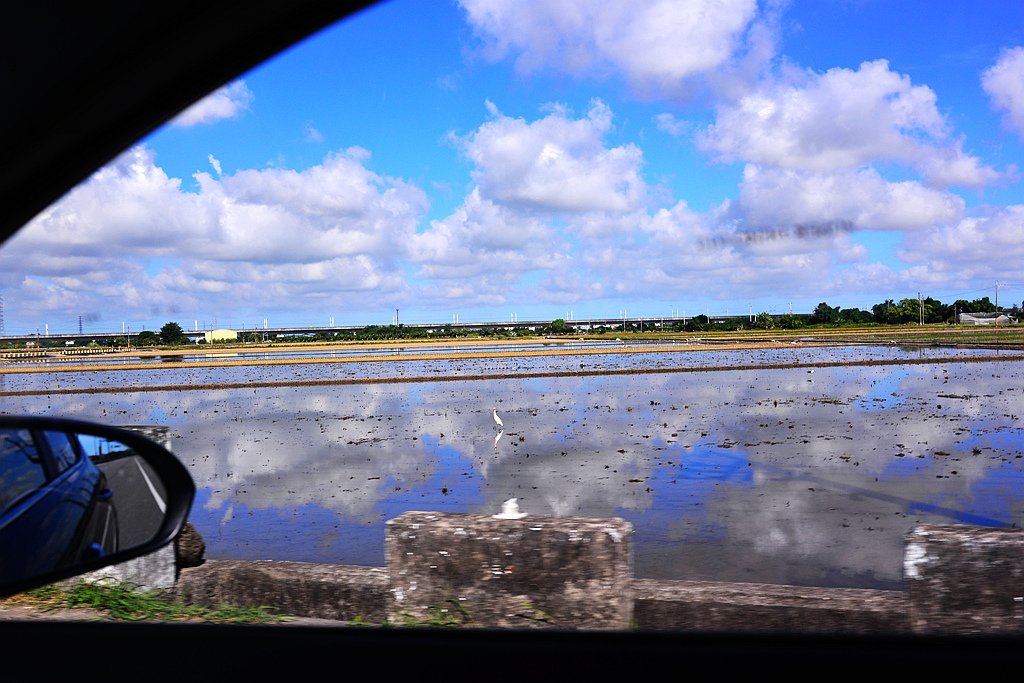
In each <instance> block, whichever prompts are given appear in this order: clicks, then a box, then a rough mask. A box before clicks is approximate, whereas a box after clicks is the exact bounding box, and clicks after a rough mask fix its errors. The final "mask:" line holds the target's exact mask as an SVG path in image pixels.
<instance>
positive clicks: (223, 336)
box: [205, 330, 238, 344]
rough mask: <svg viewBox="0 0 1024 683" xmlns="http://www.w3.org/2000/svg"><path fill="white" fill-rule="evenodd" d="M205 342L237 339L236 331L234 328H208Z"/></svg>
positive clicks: (211, 342)
mask: <svg viewBox="0 0 1024 683" xmlns="http://www.w3.org/2000/svg"><path fill="white" fill-rule="evenodd" d="M205 336H206V343H207V344H213V343H214V342H221V341H234V340H236V339H238V332H236V331H235V330H210V331H209V332H206V333H205Z"/></svg>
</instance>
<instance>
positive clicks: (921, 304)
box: [917, 292, 924, 325]
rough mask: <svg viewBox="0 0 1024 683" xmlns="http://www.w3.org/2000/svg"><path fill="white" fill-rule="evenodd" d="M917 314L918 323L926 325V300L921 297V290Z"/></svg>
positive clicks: (918, 297)
mask: <svg viewBox="0 0 1024 683" xmlns="http://www.w3.org/2000/svg"><path fill="white" fill-rule="evenodd" d="M917 315H918V323H917V324H918V325H924V300H923V299H922V298H921V292H918V293H917Z"/></svg>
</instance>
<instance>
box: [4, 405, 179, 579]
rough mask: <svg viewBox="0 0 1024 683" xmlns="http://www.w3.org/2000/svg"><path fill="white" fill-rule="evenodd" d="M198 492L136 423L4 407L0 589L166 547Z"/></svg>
mask: <svg viewBox="0 0 1024 683" xmlns="http://www.w3.org/2000/svg"><path fill="white" fill-rule="evenodd" d="M194 495H195V485H194V483H193V482H192V479H191V477H190V476H189V474H188V473H187V471H186V470H185V468H184V466H183V465H182V464H181V463H180V462H179V461H178V460H177V459H176V458H175V457H174V456H173V455H172V454H171V453H170V452H169V451H167V450H166V449H165V448H163V447H162V446H160V445H159V444H157V443H155V442H153V441H151V440H150V439H147V438H145V437H143V436H141V435H139V434H138V433H136V432H133V431H130V430H127V429H120V428H114V427H106V426H102V425H97V424H93V423H88V422H82V421H77V420H65V419H56V418H41V417H0V594H10V593H12V592H17V591H19V590H25V589H26V588H30V587H33V586H37V585H42V584H44V583H49V582H52V581H56V580H59V579H62V578H67V577H70V576H73V575H76V574H80V573H83V572H85V571H90V570H94V569H99V568H101V567H104V566H107V565H110V564H115V563H118V562H123V561H126V560H129V559H132V558H134V557H138V556H139V555H143V554H146V553H150V552H153V551H155V550H158V549H159V548H161V547H163V546H164V545H166V544H167V543H169V542H171V541H172V540H173V539H174V538H176V537H177V535H178V534H179V533H180V531H181V528H182V526H183V525H184V523H185V521H186V519H187V515H188V512H189V509H190V508H191V504H192V499H193V497H194Z"/></svg>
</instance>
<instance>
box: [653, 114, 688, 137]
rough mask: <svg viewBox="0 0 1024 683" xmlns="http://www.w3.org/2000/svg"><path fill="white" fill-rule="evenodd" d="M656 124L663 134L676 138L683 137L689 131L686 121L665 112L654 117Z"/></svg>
mask: <svg viewBox="0 0 1024 683" xmlns="http://www.w3.org/2000/svg"><path fill="white" fill-rule="evenodd" d="M654 123H655V125H656V126H657V127H658V130H660V131H661V132H663V133H668V134H669V135H671V136H672V137H674V138H677V137H679V136H681V135H682V134H683V133H685V132H686V131H687V130H688V129H689V124H688V123H687V122H686V121H680V120H679V119H677V118H676V117H675V116H673V115H672V114H669V113H668V112H664V113H661V114H658V115H657V116H655V117H654Z"/></svg>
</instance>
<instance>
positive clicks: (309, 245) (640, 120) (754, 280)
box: [0, 0, 1024, 591]
mask: <svg viewBox="0 0 1024 683" xmlns="http://www.w3.org/2000/svg"><path fill="white" fill-rule="evenodd" d="M1022 20H1024V9H1022V8H1021V7H1019V6H1018V5H1016V4H1014V3H1003V2H984V3H981V4H980V5H979V4H977V3H972V4H963V6H957V7H954V8H948V7H947V8H944V9H943V11H941V12H940V11H936V9H935V8H934V6H933V4H931V3H925V2H902V3H879V2H858V3H850V2H844V1H839V0H835V1H832V0H828V1H826V2H813V3H799V2H797V3H785V2H756V1H754V0H735V1H731V2H712V1H711V0H707V1H703V0H693V1H691V2H680V3H671V2H643V3H635V2H603V3H589V2H575V1H574V2H552V3H544V2H530V3H520V2H512V1H511V0H510V1H508V2H504V1H499V2H494V1H489V2H481V1H477V0H462V1H460V2H445V3H416V2H412V1H411V0H394V1H392V2H386V3H382V4H379V5H377V6H374V7H372V8H370V9H368V10H366V11H364V12H362V13H360V14H358V15H356V16H354V17H352V18H350V19H348V20H345V21H342V22H340V23H338V24H337V25H335V26H332V27H329V28H327V29H325V30H324V31H322V32H321V33H319V34H317V35H315V36H313V37H312V38H310V39H308V40H306V41H305V42H303V43H301V44H299V45H297V46H295V47H293V48H292V49H289V50H287V51H286V52H284V53H282V54H281V55H279V56H277V57H275V58H274V59H272V60H270V61H268V62H267V63H265V64H263V65H261V66H259V67H258V68H256V69H254V70H252V71H250V72H248V73H246V74H245V75H244V76H243V77H241V78H239V79H237V80H235V81H233V82H231V83H229V84H226V85H224V87H222V88H220V89H219V90H217V91H216V92H214V93H211V94H210V95H209V96H208V97H206V98H204V99H203V100H201V101H199V102H198V103H196V104H195V105H194V106H192V107H191V108H189V109H187V110H186V111H184V112H182V113H180V114H179V115H178V116H177V117H175V118H174V119H173V120H171V121H170V122H168V123H167V125H165V126H164V127H162V128H161V129H160V130H158V131H156V132H154V133H153V134H152V135H150V136H148V137H147V138H145V139H143V140H141V141H140V142H139V143H138V144H137V145H135V146H133V147H132V148H131V149H129V150H127V151H126V152H124V153H123V154H122V155H120V156H119V157H118V158H116V159H114V160H112V161H111V162H110V163H109V164H108V165H106V166H105V167H103V168H102V169H100V170H99V171H97V172H96V173H95V174H94V175H93V176H92V177H91V178H90V179H89V180H88V181H86V182H84V183H83V184H81V185H80V186H79V187H77V188H76V189H75V190H73V191H72V192H70V193H69V194H68V195H66V196H65V197H64V198H63V199H61V200H60V201H59V202H57V203H56V204H54V205H53V206H52V207H50V208H49V209H48V210H46V211H44V212H43V213H42V214H40V215H39V216H37V217H36V218H35V219H34V220H33V221H32V222H31V223H29V224H28V225H27V226H26V227H25V228H24V229H23V230H21V232H20V233H18V234H17V235H16V236H14V237H13V238H11V239H10V240H9V241H8V242H7V243H6V244H5V245H4V246H3V249H2V250H0V263H2V267H0V288H2V297H3V298H2V300H0V335H2V341H3V342H4V347H5V348H3V349H0V351H2V352H3V356H4V357H3V358H2V359H0V360H2V364H0V395H3V396H4V397H5V398H4V401H5V410H6V411H8V412H16V413H20V412H24V413H33V414H55V415H66V416H68V417H77V418H82V419H91V420H99V421H103V422H106V423H110V424H117V425H138V424H145V425H159V426H162V427H167V428H168V429H169V430H170V433H171V434H172V437H171V439H170V445H169V447H170V448H171V450H172V451H173V452H174V453H176V454H177V455H178V457H179V458H181V459H182V460H183V462H185V464H186V465H187V466H188V467H189V468H190V471H191V473H192V475H193V477H194V478H195V479H196V483H197V486H198V489H199V493H198V497H197V500H196V505H195V507H194V509H193V512H192V515H191V518H190V521H191V522H192V524H193V525H194V526H195V528H196V530H197V532H198V533H199V535H200V536H201V537H202V538H203V539H204V541H205V548H206V554H207V557H209V558H211V559H231V560H262V559H272V560H287V561H297V562H311V563H318V564H344V565H354V566H366V567H381V566H385V565H386V563H387V561H388V557H387V552H386V547H385V536H386V534H387V524H388V522H389V521H390V520H393V519H395V518H396V517H398V516H400V515H402V514H403V513H407V512H410V511H434V512H438V513H457V514H466V513H472V514H483V515H488V516H489V515H493V514H497V513H499V512H501V511H502V510H506V511H507V510H510V509H511V507H508V506H507V505H506V504H508V503H509V501H512V500H513V499H514V501H515V506H517V508H516V509H517V510H519V511H521V512H520V514H521V513H525V514H526V515H527V517H526V518H525V519H527V520H529V519H531V518H574V517H582V518H587V519H611V518H617V519H620V520H624V521H625V522H627V523H628V524H629V525H631V529H632V546H631V550H630V552H631V560H630V562H631V572H632V573H633V575H634V576H635V577H636V578H639V579H651V580H665V581H693V580H702V581H728V582H753V583H765V584H775V585H786V586H806V587H822V588H857V589H865V590H891V591H900V590H902V589H903V588H904V587H905V585H906V584H905V581H906V579H907V576H906V568H907V564H906V558H907V555H906V546H907V537H908V534H909V533H911V531H912V530H913V529H914V528H915V527H916V526H918V525H920V524H960V525H972V526H981V527H985V528H992V529H1013V528H1017V527H1019V526H1020V524H1021V521H1022V518H1024V465H1022V460H1021V455H1020V452H1019V450H1020V443H1021V442H1022V441H1021V439H1022V437H1024V434H1022V433H1021V428H1020V427H1019V423H1018V416H1019V415H1021V414H1024V396H1022V394H1021V391H1020V389H1019V387H1018V386H1016V384H1017V382H1015V380H1014V378H1016V377H1019V374H1020V372H1021V370H1022V369H1024V366H1022V363H1024V355H1019V354H1024V351H1021V348H1020V346H1019V345H1020V344H1021V343H1022V342H1024V334H1021V332H1020V327H1019V319H1020V314H1021V306H1022V300H1024V280H1022V279H1021V275H1020V269H1019V266H1018V264H1019V262H1020V260H1021V259H1022V258H1024V241H1022V240H1021V239H1020V238H1021V235H1022V220H1024V202H1022V198H1021V189H1020V188H1021V186H1020V182H1019V177H1018V172H1019V171H1018V169H1017V163H1018V162H1017V160H1018V159H1019V158H1020V157H1021V152H1022V148H1021V138H1022V136H1024V87H1022V83H1024V34H1022V33H1021V26H1022V25H1024V24H1022Z"/></svg>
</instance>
